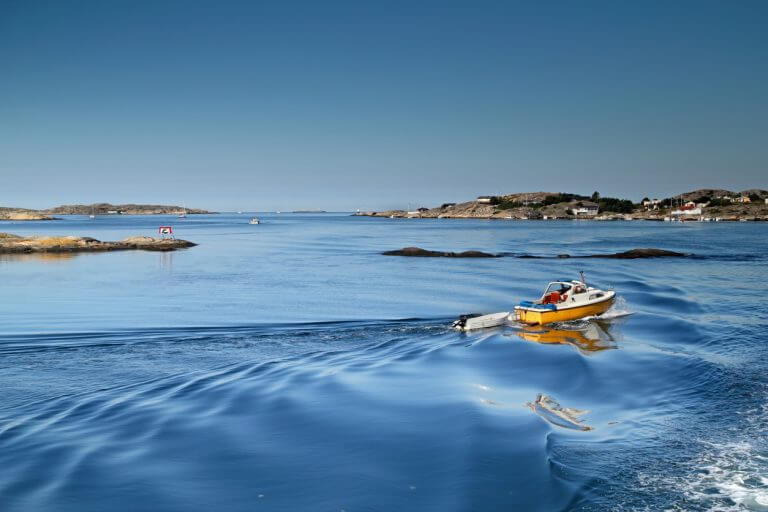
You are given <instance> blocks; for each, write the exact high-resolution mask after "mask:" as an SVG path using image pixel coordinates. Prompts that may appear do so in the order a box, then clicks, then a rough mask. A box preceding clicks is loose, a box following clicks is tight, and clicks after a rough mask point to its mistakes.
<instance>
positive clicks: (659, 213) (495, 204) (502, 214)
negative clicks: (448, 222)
mask: <svg viewBox="0 0 768 512" xmlns="http://www.w3.org/2000/svg"><path fill="white" fill-rule="evenodd" d="M747 192H749V193H750V194H751V195H753V196H757V198H758V200H756V201H755V202H747V203H728V204H722V202H720V203H718V204H717V205H712V206H709V205H708V206H704V207H702V208H701V213H700V214H698V215H682V216H678V217H675V220H677V219H680V220H683V221H686V222H690V221H713V222H714V221H716V222H721V221H722V222H736V221H768V203H765V199H766V198H768V191H765V190H761V189H750V190H747V191H744V192H742V193H734V192H728V191H727V190H715V189H700V190H695V191H692V192H686V193H684V194H680V195H679V196H676V199H680V200H681V201H687V200H691V201H694V200H695V199H696V198H700V197H702V196H705V195H707V194H712V193H719V194H727V193H730V194H733V195H734V196H738V195H739V194H743V193H747ZM558 197H562V198H565V199H568V200H563V201H557V200H556V199H555V200H554V201H553V200H552V198H558ZM588 203H589V198H584V197H580V196H577V195H576V194H565V193H553V192H526V193H517V194H508V195H505V196H495V197H490V196H489V197H479V198H478V199H476V200H474V201H467V202H463V203H444V204H442V205H441V206H438V207H433V208H419V209H417V210H412V211H406V210H385V211H358V212H357V213H355V214H354V215H357V216H365V217H387V218H392V219H486V220H580V221H581V220H595V221H609V220H645V221H659V222H661V221H664V220H669V219H670V218H673V217H674V214H673V211H675V210H676V207H674V206H670V207H662V208H659V207H656V208H646V207H644V206H643V205H642V204H633V203H632V202H631V201H628V200H617V199H611V201H610V202H607V204H606V207H603V206H602V203H601V206H600V209H599V211H597V210H595V212H594V214H586V215H581V214H578V213H577V212H578V211H579V210H580V209H581V208H583V207H584V206H586V204H588ZM616 204H619V205H620V206H623V207H625V210H623V211H612V210H611V209H610V208H611V206H614V205H616ZM595 208H597V206H595ZM575 212H576V213H575Z"/></svg>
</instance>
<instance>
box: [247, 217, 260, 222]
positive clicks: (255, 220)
mask: <svg viewBox="0 0 768 512" xmlns="http://www.w3.org/2000/svg"><path fill="white" fill-rule="evenodd" d="M248 224H261V221H260V220H259V218H258V217H254V218H252V219H251V220H249V221H248Z"/></svg>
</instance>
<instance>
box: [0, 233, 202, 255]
mask: <svg viewBox="0 0 768 512" xmlns="http://www.w3.org/2000/svg"><path fill="white" fill-rule="evenodd" d="M195 245H197V244H195V243H193V242H189V241H187V240H174V239H171V238H152V237H148V236H133V237H129V238H125V239H123V240H120V241H117V242H102V241H101V240H96V239H95V238H90V237H77V236H48V237H23V236H19V235H13V234H11V233H0V254H32V253H77V252H107V251H128V250H141V251H175V250H177V249H185V248H187V247H194V246H195Z"/></svg>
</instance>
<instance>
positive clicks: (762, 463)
mask: <svg viewBox="0 0 768 512" xmlns="http://www.w3.org/2000/svg"><path fill="white" fill-rule="evenodd" d="M703 445H704V448H705V449H704V450H703V452H702V453H701V455H700V456H699V458H698V459H697V460H696V461H695V463H694V464H695V466H696V471H695V472H694V474H692V475H688V476H687V478H686V479H685V480H684V481H683V482H681V483H682V485H683V491H684V493H685V495H686V497H688V498H689V499H691V500H692V501H696V502H700V503H702V504H703V505H704V506H706V507H709V510H717V511H726V510H756V511H768V456H767V455H768V454H766V453H765V452H761V451H760V450H759V449H757V448H756V447H755V446H754V445H753V444H752V443H750V442H747V441H739V442H732V443H709V442H704V443H703Z"/></svg>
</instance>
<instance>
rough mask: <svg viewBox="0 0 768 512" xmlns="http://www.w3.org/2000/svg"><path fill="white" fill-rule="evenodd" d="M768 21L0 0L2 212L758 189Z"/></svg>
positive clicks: (430, 7) (749, 6)
mask: <svg viewBox="0 0 768 512" xmlns="http://www.w3.org/2000/svg"><path fill="white" fill-rule="evenodd" d="M766 26H768V2H763V1H753V2H750V1H741V2H725V1H723V2H707V1H697V2H684V1H675V2H651V1H644V2H615V1H605V2H589V1H584V2H554V1H553V2H527V3H523V2H513V1H503V2H469V1H466V2H451V1H445V0H443V1H436V2H415V1H410V2H396V1H394V2H360V1H353V2H332V1H328V2H291V1H284V2H269V3H267V2H255V1H247V2H225V1H221V2H214V1H207V2H199V1H198V2H196V1H191V0H190V1H179V2H173V1H147V2H141V1H127V0H126V1H117V0H107V1H93V2H89V1H84V0H83V1H71V2H67V1H64V2H60V1H49V2H38V1H34V0H28V1H21V0H20V1H7V0H0V205H3V206H9V205H13V206H26V207H45V206H51V205H54V204H61V203H75V202H93V201H112V202H164V203H184V204H186V205H188V206H200V207H206V208H212V209H221V210H233V209H248V210H273V209H293V208H323V209H329V210H351V209H355V208H361V209H383V208H388V207H405V206H408V205H409V204H410V205H412V206H416V205H435V204H439V203H442V202H445V201H461V200H466V199H471V198H472V197H474V196H476V195H479V194H496V193H509V192H518V191H534V190H549V191H570V192H581V193H587V194H589V193H591V192H592V191H593V190H599V191H600V192H601V193H602V195H615V196H621V197H630V198H633V199H640V198H641V197H643V196H645V195H648V196H666V195H671V194H674V193H678V192H681V191H685V190H689V189H691V188H698V187H724V188H731V189H738V190H741V189H744V188H749V187H760V188H768V180H767V179H766V176H768V169H767V168H766V167H767V165H766V162H768V149H766V148H768V141H767V140H766V139H768V94H767V93H766V90H768V87H767V86H766V84H768V65H766V63H767V62H768V37H766V35H765V27H766Z"/></svg>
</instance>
